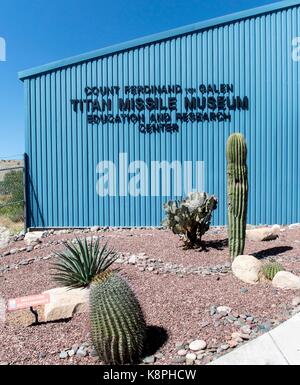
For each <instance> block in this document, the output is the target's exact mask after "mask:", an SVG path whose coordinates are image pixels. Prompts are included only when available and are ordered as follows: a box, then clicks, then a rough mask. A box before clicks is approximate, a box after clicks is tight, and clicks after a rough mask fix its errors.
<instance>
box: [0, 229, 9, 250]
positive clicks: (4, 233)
mask: <svg viewBox="0 0 300 385" xmlns="http://www.w3.org/2000/svg"><path fill="white" fill-rule="evenodd" d="M9 239H10V232H9V230H8V229H7V228H6V227H0V248H2V247H6V246H7V245H8V243H9Z"/></svg>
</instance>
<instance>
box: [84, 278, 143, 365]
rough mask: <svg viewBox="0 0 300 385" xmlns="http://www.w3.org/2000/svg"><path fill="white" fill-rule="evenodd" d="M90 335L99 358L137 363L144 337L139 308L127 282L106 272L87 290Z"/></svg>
mask: <svg viewBox="0 0 300 385" xmlns="http://www.w3.org/2000/svg"><path fill="white" fill-rule="evenodd" d="M90 319H91V335H92V340H93V344H94V347H95V349H96V351H97V352H98V355H99V358H100V359H101V360H103V361H104V362H107V363H111V364H126V363H134V362H138V360H139V358H140V357H141V354H142V350H143V344H144V340H145V321H144V317H143V313H142V310H141V307H140V305H139V303H138V301H137V299H136V297H135V295H134V293H133V291H132V290H131V288H130V287H129V286H128V284H127V282H126V281H125V279H124V278H122V277H121V276H119V275H117V274H115V273H113V272H111V271H108V272H104V273H102V274H99V275H98V276H96V277H95V278H94V279H93V281H92V284H91V291H90Z"/></svg>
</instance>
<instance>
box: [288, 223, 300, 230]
mask: <svg viewBox="0 0 300 385" xmlns="http://www.w3.org/2000/svg"><path fill="white" fill-rule="evenodd" d="M299 227H300V223H292V224H291V225H289V229H291V230H292V229H297V228H299Z"/></svg>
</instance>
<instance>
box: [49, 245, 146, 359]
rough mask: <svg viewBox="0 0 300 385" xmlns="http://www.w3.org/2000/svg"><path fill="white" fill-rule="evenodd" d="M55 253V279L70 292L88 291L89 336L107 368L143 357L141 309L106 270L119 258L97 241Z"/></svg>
mask: <svg viewBox="0 0 300 385" xmlns="http://www.w3.org/2000/svg"><path fill="white" fill-rule="evenodd" d="M65 247H66V251H65V252H61V253H56V255H57V260H56V262H55V264H54V269H55V273H54V274H53V277H54V279H55V280H56V281H57V282H59V283H60V284H61V285H63V286H66V287H69V288H70V289H73V288H81V287H82V288H83V287H88V286H89V287H90V323H91V335H92V340H93V344H94V346H95V349H96V351H97V353H98V355H99V358H100V359H101V360H102V361H104V362H106V363H109V364H127V363H134V362H137V361H138V360H139V359H140V357H141V354H142V350H143V345H144V340H145V335H146V323H145V320H144V316H143V312H142V309H141V306H140V304H139V302H138V300H137V298H136V296H135V294H134V292H133V291H132V289H131V288H130V286H129V285H128V283H127V281H126V280H125V279H124V278H123V277H121V276H120V275H119V274H118V272H117V270H112V269H109V268H110V266H111V265H112V264H113V263H114V262H115V261H116V259H117V258H118V254H117V253H116V252H115V251H114V250H112V249H109V248H108V247H107V245H104V246H103V247H101V246H100V242H99V239H97V240H96V241H95V242H90V243H88V242H87V241H86V240H84V241H82V240H80V239H77V242H76V244H73V243H70V242H66V243H65Z"/></svg>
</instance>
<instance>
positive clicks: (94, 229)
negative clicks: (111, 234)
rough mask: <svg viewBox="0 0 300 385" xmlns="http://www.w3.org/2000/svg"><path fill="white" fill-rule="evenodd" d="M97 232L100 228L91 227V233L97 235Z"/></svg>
mask: <svg viewBox="0 0 300 385" xmlns="http://www.w3.org/2000/svg"><path fill="white" fill-rule="evenodd" d="M99 230H100V227H99V226H94V227H91V232H92V233H97V232H98V231H99Z"/></svg>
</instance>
